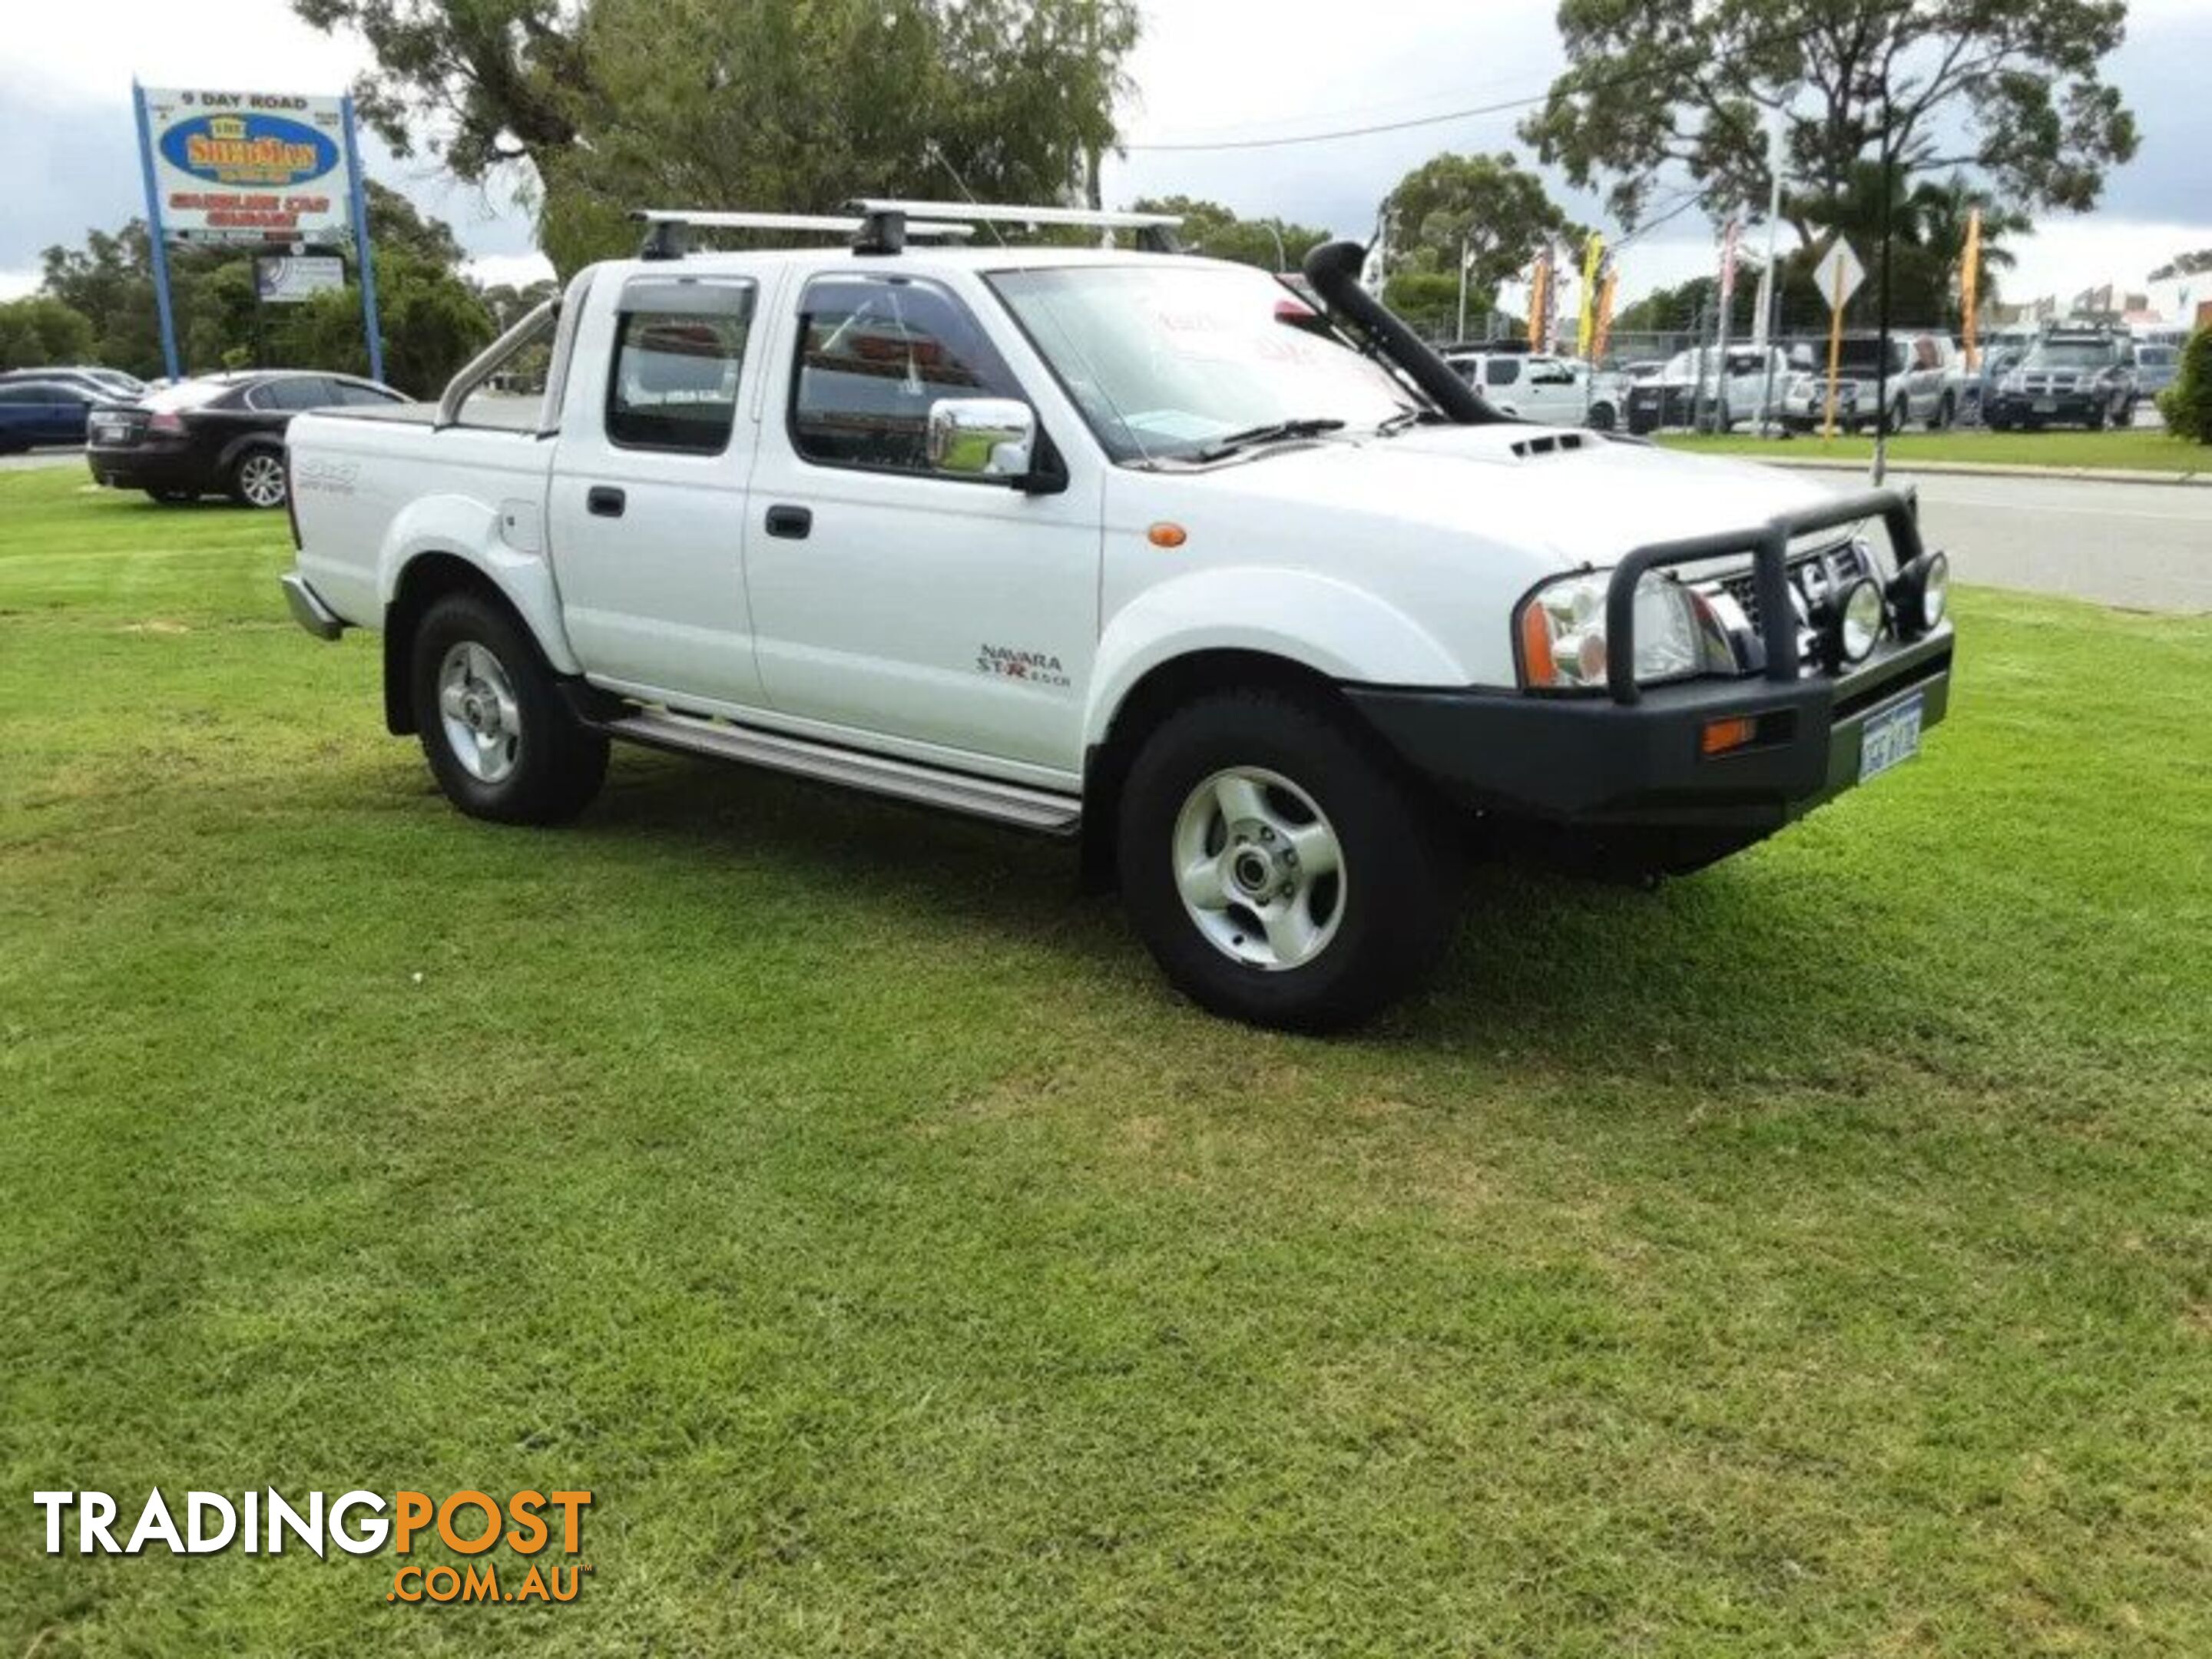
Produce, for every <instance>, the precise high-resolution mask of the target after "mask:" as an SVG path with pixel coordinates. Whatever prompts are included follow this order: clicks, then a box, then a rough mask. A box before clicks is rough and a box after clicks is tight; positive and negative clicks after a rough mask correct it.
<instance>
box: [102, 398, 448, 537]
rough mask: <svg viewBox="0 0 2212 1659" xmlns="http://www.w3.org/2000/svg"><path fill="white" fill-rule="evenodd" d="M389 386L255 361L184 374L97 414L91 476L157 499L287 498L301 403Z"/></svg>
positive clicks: (313, 404)
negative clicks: (234, 369) (287, 458)
mask: <svg viewBox="0 0 2212 1659" xmlns="http://www.w3.org/2000/svg"><path fill="white" fill-rule="evenodd" d="M405 401H406V399H405V398H403V397H402V396H401V395H400V394H399V393H398V392H394V391H393V390H392V388H391V387H390V386H379V385H377V383H376V382H375V381H374V380H356V379H355V378H354V377H353V376H351V375H349V374H317V373H314V372H313V371H311V370H304V369H256V370H250V371H246V372H241V373H238V374H208V375H204V376H202V377H201V378H199V379H197V380H180V381H179V382H178V383H177V384H176V385H175V386H164V387H163V388H162V389H161V391H159V392H152V393H149V395H148V396H147V397H146V398H144V400H143V401H142V402H140V403H138V404H133V405H132V406H131V407H129V408H126V409H100V410H94V413H93V416H92V422H91V428H90V432H89V434H88V436H89V439H90V442H89V446H88V448H87V449H86V451H85V456H86V459H87V460H88V462H89V463H90V464H91V466H92V476H93V477H94V478H95V479H96V480H98V481H99V482H100V483H103V484H106V485H107V486H108V487H109V488H110V489H143V490H144V491H145V492H146V493H147V494H148V495H151V496H152V497H153V498H154V499H155V501H191V500H193V499H194V498H196V497H197V496H201V495H216V494H221V495H228V496H229V497H230V498H231V500H233V501H237V502H239V503H240V505H242V506H246V507H282V506H283V505H284V495H285V489H286V486H285V481H284V428H286V427H288V426H289V425H290V424H291V423H292V417H293V416H295V415H297V414H298V413H299V412H300V411H301V410H303V409H328V408H330V407H331V405H333V404H397V403H404V402H405Z"/></svg>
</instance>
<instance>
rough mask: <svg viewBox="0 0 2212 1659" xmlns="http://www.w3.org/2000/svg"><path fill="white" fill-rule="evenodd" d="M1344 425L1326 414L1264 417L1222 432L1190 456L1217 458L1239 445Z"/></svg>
mask: <svg viewBox="0 0 2212 1659" xmlns="http://www.w3.org/2000/svg"><path fill="white" fill-rule="evenodd" d="M1343 426H1344V422H1342V421H1340V420H1337V419H1334V417H1332V416H1316V417H1312V418H1309V419H1306V420H1297V421H1268V422H1264V423H1262V424H1261V425H1259V426H1248V427H1246V428H1243V430H1242V431H1239V432H1228V433H1224V434H1223V435H1221V436H1220V437H1218V438H1216V439H1215V440H1214V441H1212V443H1210V444H1208V445H1206V447H1205V448H1203V449H1201V450H1200V451H1199V452H1198V453H1197V455H1196V456H1195V457H1194V459H1198V460H1201V461H1218V460H1220V459H1222V458H1223V457H1225V456H1228V455H1234V454H1235V453H1237V451H1238V450H1240V449H1249V448H1250V447H1252V446H1253V445H1255V444H1272V443H1279V442H1280V441H1282V440H1284V439H1285V438H1313V437H1318V436H1319V435H1321V434H1322V433H1324V432H1335V431H1339V430H1340V429H1341V428H1343Z"/></svg>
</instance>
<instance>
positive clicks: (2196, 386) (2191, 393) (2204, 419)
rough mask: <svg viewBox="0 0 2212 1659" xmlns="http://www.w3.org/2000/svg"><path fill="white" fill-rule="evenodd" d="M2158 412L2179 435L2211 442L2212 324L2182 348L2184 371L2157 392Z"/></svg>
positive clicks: (2192, 337) (2169, 428)
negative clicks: (2171, 382)
mask: <svg viewBox="0 0 2212 1659" xmlns="http://www.w3.org/2000/svg"><path fill="white" fill-rule="evenodd" d="M2158 412H2159V413H2160V414H2161V415H2163V416H2166V430H2167V431H2168V432H2171V433H2172V434H2173V435H2174V436H2175V437H2177V438H2187V439H2189V440H2191V441H2192V442H2195V443H2200V444H2212V327H2207V328H2200V329H2198V330H2197V332H2196V333H2194V334H2192V335H2191V336H2190V337H2189V343H2188V344H2187V345H2185V346H2184V347H2182V349H2181V372H2180V373H2179V374H2176V375H2175V376H2174V377H2173V384H2172V386H2168V387H2166V390H2165V391H2163V392H2160V393H2159V394H2158Z"/></svg>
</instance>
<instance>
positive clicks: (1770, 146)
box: [1751, 97, 1790, 438]
mask: <svg viewBox="0 0 2212 1659" xmlns="http://www.w3.org/2000/svg"><path fill="white" fill-rule="evenodd" d="M1789 156H1790V127H1789V100H1788V99H1787V98H1786V97H1785V98H1784V100H1783V102H1782V105H1781V106H1780V107H1779V108H1777V109H1776V110H1774V111H1773V112H1772V115H1771V120H1770V121H1769V123H1768V125H1767V129H1766V173H1767V185H1766V264H1765V265H1764V266H1763V267H1762V268H1761V269H1760V270H1759V320H1758V321H1756V322H1755V323H1753V325H1752V336H1751V343H1753V345H1755V346H1757V347H1758V348H1759V361H1760V362H1763V363H1764V364H1765V386H1764V387H1762V388H1761V390H1760V392H1759V436H1760V437H1762V438H1763V437H1765V435H1766V428H1767V416H1769V414H1770V413H1771V411H1772V410H1773V408H1774V332H1773V329H1772V327H1771V324H1772V321H1773V315H1774V309H1775V304H1776V301H1777V300H1778V297H1779V295H1778V289H1779V288H1780V287H1781V284H1780V283H1777V282H1776V281H1775V280H1774V238H1775V233H1776V232H1777V230H1778V229H1779V228H1780V227H1781V223H1782V173H1783V168H1784V166H1785V165H1786V164H1787V162H1788V161H1789Z"/></svg>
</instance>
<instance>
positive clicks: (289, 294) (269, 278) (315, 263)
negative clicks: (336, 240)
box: [253, 253, 345, 306]
mask: <svg viewBox="0 0 2212 1659" xmlns="http://www.w3.org/2000/svg"><path fill="white" fill-rule="evenodd" d="M344 286H345V261H344V260H343V259H341V258H338V257H337V255H336V254H333V253H306V254H299V255H293V254H285V253H258V254H256V255H255V256H254V258H253V291H254V293H255V295H257V296H258V297H259V298H260V299H262V300H264V301H267V302H268V303H269V304H270V305H279V306H285V305H298V304H299V303H300V302H301V301H303V300H312V299H313V298H314V296H315V295H318V294H328V293H331V292H332V291H333V290H335V289H342V288H343V287H344Z"/></svg>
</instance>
